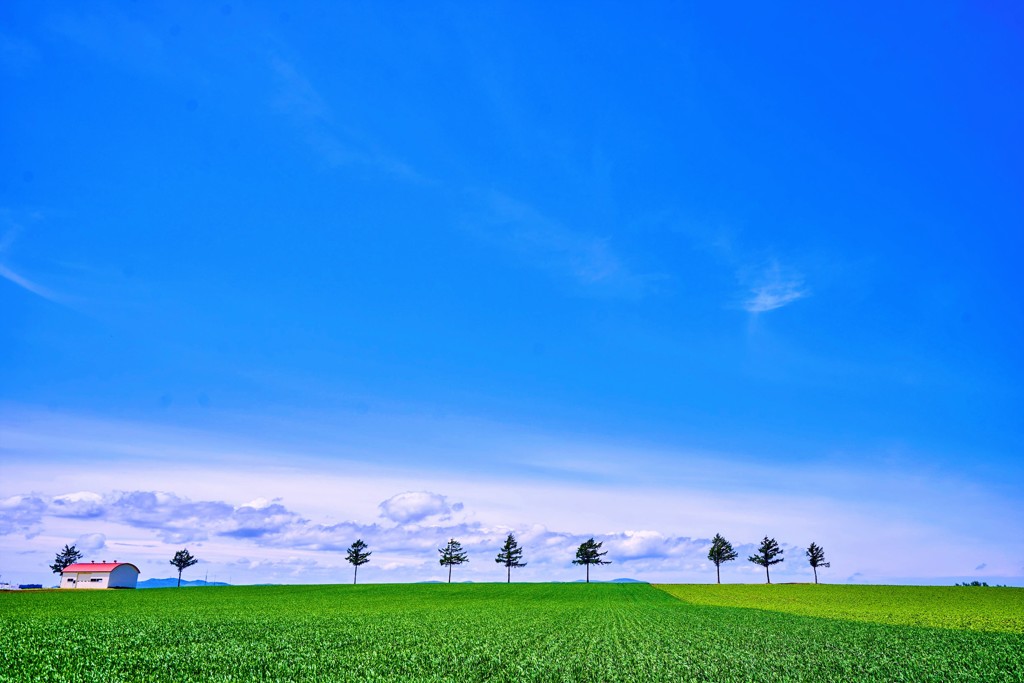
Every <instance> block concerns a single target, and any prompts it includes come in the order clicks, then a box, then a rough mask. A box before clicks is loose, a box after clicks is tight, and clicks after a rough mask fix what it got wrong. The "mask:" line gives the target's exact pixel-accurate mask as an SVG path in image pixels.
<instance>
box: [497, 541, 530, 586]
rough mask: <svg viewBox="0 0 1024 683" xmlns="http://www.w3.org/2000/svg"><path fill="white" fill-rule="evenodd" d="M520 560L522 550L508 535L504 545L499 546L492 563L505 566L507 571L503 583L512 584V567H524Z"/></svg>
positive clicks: (524, 564)
mask: <svg viewBox="0 0 1024 683" xmlns="http://www.w3.org/2000/svg"><path fill="white" fill-rule="evenodd" d="M521 559H523V549H522V548H520V547H519V543H518V542H517V541H516V537H515V536H513V535H512V534H509V535H508V538H506V539H505V545H503V546H501V550H500V551H498V556H497V557H496V558H494V561H495V562H497V563H498V564H502V565H505V569H506V570H507V576H506V577H505V583H511V582H512V567H525V566H526V563H525V562H520V560H521Z"/></svg>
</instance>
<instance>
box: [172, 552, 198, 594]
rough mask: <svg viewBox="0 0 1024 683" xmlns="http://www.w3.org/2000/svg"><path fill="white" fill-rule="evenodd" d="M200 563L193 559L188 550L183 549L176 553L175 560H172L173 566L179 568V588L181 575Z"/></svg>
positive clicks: (179, 586)
mask: <svg viewBox="0 0 1024 683" xmlns="http://www.w3.org/2000/svg"><path fill="white" fill-rule="evenodd" d="M198 561H199V560H198V559H196V558H195V557H192V554H191V553H189V551H188V548H182V549H181V550H179V551H178V552H176V553H174V559H173V560H171V564H173V565H174V566H175V567H177V568H178V588H181V573H182V572H183V571H185V570H186V569H188V568H189V567H191V566H192V565H194V564H195V563H196V562H198Z"/></svg>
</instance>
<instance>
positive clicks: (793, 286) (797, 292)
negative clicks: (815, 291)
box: [743, 261, 809, 313]
mask: <svg viewBox="0 0 1024 683" xmlns="http://www.w3.org/2000/svg"><path fill="white" fill-rule="evenodd" d="M808 294H809V291H808V290H807V288H806V287H805V286H804V282H803V278H802V277H800V276H799V275H797V274H795V273H791V272H785V271H783V269H782V268H781V267H780V266H779V264H778V263H777V262H774V261H773V262H772V263H771V264H770V265H769V266H768V268H766V269H765V271H764V272H763V273H762V274H761V275H760V277H759V278H758V279H757V281H756V283H755V284H754V286H753V287H751V290H750V296H749V297H748V298H747V300H746V301H744V303H743V308H744V309H746V311H747V312H748V313H765V312H767V311H773V310H775V309H777V308H782V307H783V306H788V305H789V304H791V303H793V302H794V301H798V300H800V299H803V298H804V297H806V296H808Z"/></svg>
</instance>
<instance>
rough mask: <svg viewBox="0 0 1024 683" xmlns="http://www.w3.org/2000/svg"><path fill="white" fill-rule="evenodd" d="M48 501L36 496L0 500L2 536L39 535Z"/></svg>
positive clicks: (0, 530) (0, 533)
mask: <svg viewBox="0 0 1024 683" xmlns="http://www.w3.org/2000/svg"><path fill="white" fill-rule="evenodd" d="M45 511H46V501H45V500H43V499H42V498H41V497H39V496H35V495H20V496H11V497H10V498H4V499H3V500H0V536H5V535H7V534H24V535H25V536H27V537H31V536H34V535H35V534H37V533H39V524H40V522H41V521H42V519H43V513H44V512H45Z"/></svg>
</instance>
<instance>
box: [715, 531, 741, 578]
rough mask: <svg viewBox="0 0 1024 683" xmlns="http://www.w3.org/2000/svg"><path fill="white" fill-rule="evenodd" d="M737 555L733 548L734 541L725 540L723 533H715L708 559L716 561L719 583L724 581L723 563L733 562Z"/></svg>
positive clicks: (716, 576) (716, 574)
mask: <svg viewBox="0 0 1024 683" xmlns="http://www.w3.org/2000/svg"><path fill="white" fill-rule="evenodd" d="M737 557H738V555H737V554H736V551H735V550H733V549H732V543H729V541H727V540H725V538H723V537H722V534H715V537H714V538H713V539H711V550H709V551H708V559H709V560H711V561H712V562H714V563H715V579H716V580H717V582H718V583H722V571H721V567H722V563H723V562H732V561H733V560H735V559H736V558H737Z"/></svg>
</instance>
